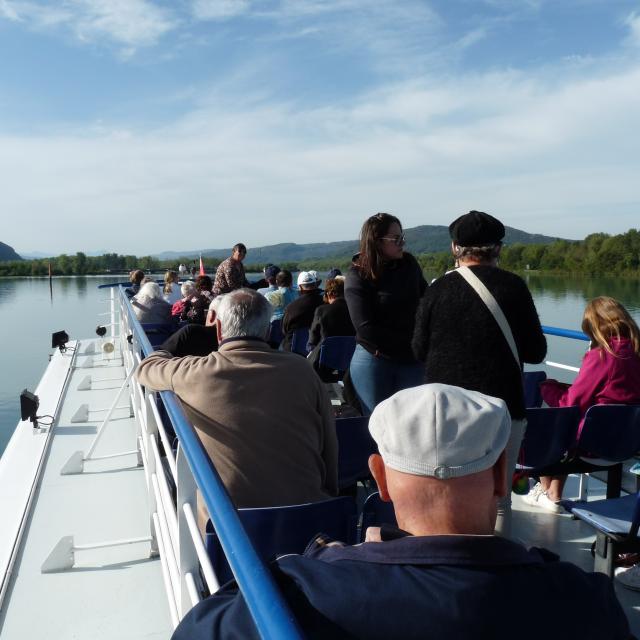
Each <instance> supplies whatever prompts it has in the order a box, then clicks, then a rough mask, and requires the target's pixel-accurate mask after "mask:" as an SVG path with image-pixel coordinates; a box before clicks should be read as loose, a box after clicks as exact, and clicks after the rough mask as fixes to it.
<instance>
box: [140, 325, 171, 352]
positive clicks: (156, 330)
mask: <svg viewBox="0 0 640 640" xmlns="http://www.w3.org/2000/svg"><path fill="white" fill-rule="evenodd" d="M140 326H141V327H142V330H143V331H144V332H145V333H146V334H147V338H149V342H150V343H151V346H152V347H159V346H160V345H161V344H162V343H163V342H164V341H165V340H166V339H167V338H168V337H169V336H170V335H171V334H172V333H174V331H175V330H176V329H177V326H178V325H177V324H176V323H175V322H166V323H143V324H141V325H140Z"/></svg>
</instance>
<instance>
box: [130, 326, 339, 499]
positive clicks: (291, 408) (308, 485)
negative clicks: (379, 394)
mask: <svg viewBox="0 0 640 640" xmlns="http://www.w3.org/2000/svg"><path fill="white" fill-rule="evenodd" d="M137 376H138V380H139V381H140V383H141V384H142V385H144V386H145V387H148V388H149V389H153V390H158V391H159V390H167V389H168V390H171V391H174V392H175V393H176V394H177V395H178V396H179V397H180V399H181V400H182V404H183V406H184V408H185V410H186V412H187V416H188V417H189V418H190V419H191V420H192V421H193V423H194V425H195V427H196V430H197V432H198V435H199V436H200V439H201V440H202V443H203V444H204V447H205V449H206V450H207V452H208V453H209V455H210V456H211V459H212V460H213V463H214V464H215V467H216V469H217V470H218V473H219V474H220V477H221V478H222V481H223V482H224V483H225V486H226V487H227V489H228V491H229V493H230V495H231V498H232V499H233V500H234V502H235V504H236V506H237V507H267V506H279V505H287V504H301V503H305V502H314V501H318V500H325V499H327V498H328V497H330V496H333V495H336V493H337V487H338V443H337V439H336V429H335V422H334V417H333V411H332V409H331V401H330V400H329V397H328V395H327V392H326V390H325V387H324V385H323V383H322V382H321V381H320V379H319V378H318V376H317V375H316V373H315V372H314V371H313V369H312V368H311V366H310V365H309V363H308V362H307V361H306V360H305V359H304V358H301V357H300V356H298V355H296V354H293V353H288V352H284V351H275V350H273V349H271V347H269V346H268V345H267V343H266V342H262V341H261V340H253V339H249V340H246V339H243V338H235V339H232V340H230V341H226V342H223V343H222V344H221V345H220V348H219V350H218V351H217V352H213V353H211V354H210V355H208V356H205V357H197V356H185V357H184V358H173V357H171V354H170V353H169V352H168V351H155V352H154V353H152V354H151V355H150V356H148V357H147V358H145V359H144V360H143V361H142V362H141V363H140V366H139V367H138V372H137Z"/></svg>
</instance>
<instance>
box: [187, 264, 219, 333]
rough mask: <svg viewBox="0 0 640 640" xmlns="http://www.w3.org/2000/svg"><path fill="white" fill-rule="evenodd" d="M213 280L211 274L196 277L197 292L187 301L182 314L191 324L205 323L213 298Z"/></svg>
mask: <svg viewBox="0 0 640 640" xmlns="http://www.w3.org/2000/svg"><path fill="white" fill-rule="evenodd" d="M212 286H213V282H212V280H211V278H210V277H209V276H206V275H205V276H198V277H197V278H196V282H195V287H196V293H195V295H194V296H193V297H191V298H190V299H189V300H187V301H186V302H185V305H184V309H183V310H182V314H181V315H180V319H181V320H182V321H183V322H185V321H186V322H189V323H191V324H201V325H204V324H205V319H206V316H207V310H208V309H209V305H210V304H211V301H212V300H213V294H212V293H211V288H212Z"/></svg>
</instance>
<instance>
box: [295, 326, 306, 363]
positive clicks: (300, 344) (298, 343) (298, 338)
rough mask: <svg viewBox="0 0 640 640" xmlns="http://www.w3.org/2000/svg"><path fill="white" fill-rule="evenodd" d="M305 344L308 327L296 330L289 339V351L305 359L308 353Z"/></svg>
mask: <svg viewBox="0 0 640 640" xmlns="http://www.w3.org/2000/svg"><path fill="white" fill-rule="evenodd" d="M307 342H309V327H301V328H300V329H296V330H295V331H294V332H293V337H292V338H291V351H293V352H294V353H299V354H300V355H302V356H305V358H306V357H307V354H308V353H309V351H308V350H307Z"/></svg>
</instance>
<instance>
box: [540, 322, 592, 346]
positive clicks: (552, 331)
mask: <svg viewBox="0 0 640 640" xmlns="http://www.w3.org/2000/svg"><path fill="white" fill-rule="evenodd" d="M542 333H546V334H547V335H549V336H560V337H561V338H572V339H573V340H585V341H586V342H589V341H590V340H591V339H590V338H589V336H587V335H585V334H584V333H582V331H574V330H573V329H561V328H560V327H551V326H549V325H544V324H543V325H542Z"/></svg>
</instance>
